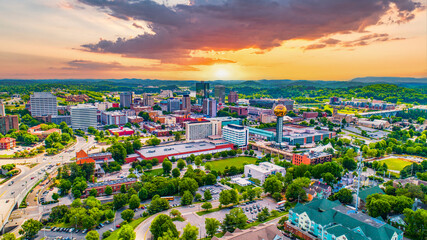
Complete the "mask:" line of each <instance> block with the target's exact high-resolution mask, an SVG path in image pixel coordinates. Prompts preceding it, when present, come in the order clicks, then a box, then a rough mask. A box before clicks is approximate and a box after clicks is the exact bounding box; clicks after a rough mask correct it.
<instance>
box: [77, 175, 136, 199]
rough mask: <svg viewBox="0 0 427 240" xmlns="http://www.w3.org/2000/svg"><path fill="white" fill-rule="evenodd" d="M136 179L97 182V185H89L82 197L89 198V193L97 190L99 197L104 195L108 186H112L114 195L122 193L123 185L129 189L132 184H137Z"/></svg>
mask: <svg viewBox="0 0 427 240" xmlns="http://www.w3.org/2000/svg"><path fill="white" fill-rule="evenodd" d="M136 180H137V179H136V178H122V179H118V180H112V181H105V182H97V183H89V184H88V185H87V188H86V190H84V191H83V194H82V197H88V196H89V192H90V190H92V189H95V190H96V192H97V193H98V196H99V195H103V194H104V193H105V189H106V188H107V186H110V187H111V188H112V189H113V194H114V193H117V192H120V188H121V187H122V185H125V186H126V187H127V188H129V187H130V186H131V185H132V184H134V183H135V182H136Z"/></svg>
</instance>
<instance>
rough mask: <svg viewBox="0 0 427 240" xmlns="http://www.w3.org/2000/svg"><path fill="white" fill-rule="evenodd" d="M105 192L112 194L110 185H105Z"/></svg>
mask: <svg viewBox="0 0 427 240" xmlns="http://www.w3.org/2000/svg"><path fill="white" fill-rule="evenodd" d="M104 193H105V194H107V195H111V194H113V188H112V187H111V186H107V187H106V188H105V191H104Z"/></svg>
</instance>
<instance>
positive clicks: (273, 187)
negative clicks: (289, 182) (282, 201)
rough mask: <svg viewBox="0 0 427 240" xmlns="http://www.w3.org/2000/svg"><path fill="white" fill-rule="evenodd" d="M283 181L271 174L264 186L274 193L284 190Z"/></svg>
mask: <svg viewBox="0 0 427 240" xmlns="http://www.w3.org/2000/svg"><path fill="white" fill-rule="evenodd" d="M282 187H283V185H282V182H281V181H280V180H279V179H277V177H276V175H270V176H269V177H268V178H267V179H266V180H265V182H264V185H263V188H264V191H265V192H266V193H270V194H273V193H275V192H281V191H282Z"/></svg>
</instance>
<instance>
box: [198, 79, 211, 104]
mask: <svg viewBox="0 0 427 240" xmlns="http://www.w3.org/2000/svg"><path fill="white" fill-rule="evenodd" d="M196 97H197V102H198V103H199V104H202V103H203V99H205V98H209V83H205V82H203V81H202V82H199V83H196Z"/></svg>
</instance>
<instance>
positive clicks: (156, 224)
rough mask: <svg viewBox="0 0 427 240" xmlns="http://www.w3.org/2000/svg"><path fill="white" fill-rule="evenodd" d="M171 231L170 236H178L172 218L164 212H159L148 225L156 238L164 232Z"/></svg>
mask: <svg viewBox="0 0 427 240" xmlns="http://www.w3.org/2000/svg"><path fill="white" fill-rule="evenodd" d="M169 231H170V232H171V234H172V236H171V237H178V236H179V233H178V230H176V226H175V224H174V223H173V222H172V219H171V218H170V217H169V216H168V215H166V214H159V215H158V216H157V217H156V218H154V220H153V222H152V223H151V226H150V232H151V234H153V237H154V239H155V240H156V239H158V238H159V237H161V236H163V233H165V232H169Z"/></svg>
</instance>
